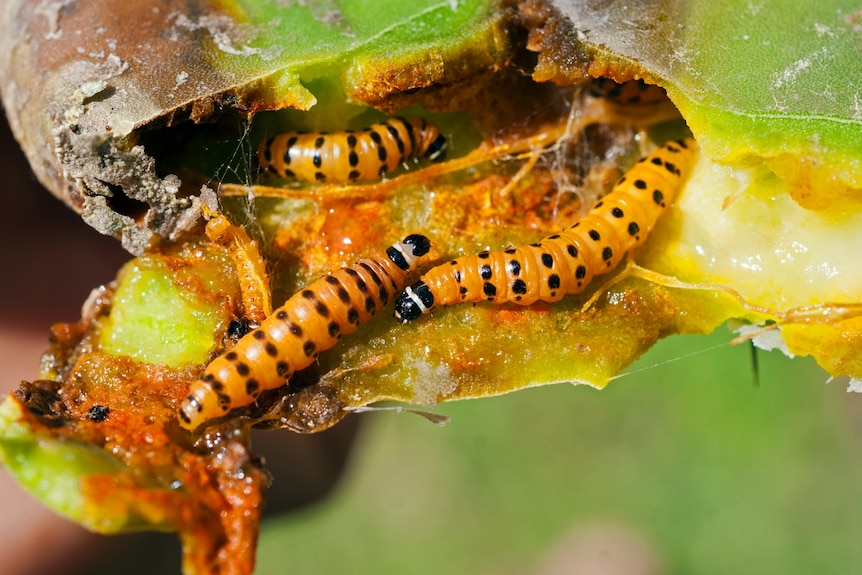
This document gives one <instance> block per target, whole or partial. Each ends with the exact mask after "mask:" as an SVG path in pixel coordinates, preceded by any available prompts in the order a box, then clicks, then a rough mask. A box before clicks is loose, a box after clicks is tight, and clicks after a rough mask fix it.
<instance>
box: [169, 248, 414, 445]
mask: <svg viewBox="0 0 862 575" xmlns="http://www.w3.org/2000/svg"><path fill="white" fill-rule="evenodd" d="M429 249H430V242H429V241H428V238H426V237H425V236H422V235H418V234H413V235H409V236H407V237H406V238H404V239H403V240H402V241H400V242H397V243H395V244H393V245H392V246H390V247H389V248H387V249H386V252H385V253H378V254H376V255H374V256H372V257H370V258H363V259H361V260H359V261H358V262H357V263H356V264H354V265H352V266H350V267H346V268H342V269H340V270H337V271H335V272H333V273H331V274H328V275H325V276H323V277H322V278H321V279H319V280H317V281H315V282H314V283H312V284H311V285H309V286H308V287H307V288H305V289H303V290H301V291H299V292H298V293H296V294H294V295H293V296H292V297H291V298H290V299H288V300H287V301H286V302H285V304H284V305H283V306H282V307H280V308H278V309H277V310H275V311H274V312H273V313H272V315H270V316H269V317H268V318H266V319H265V320H264V321H263V323H262V324H261V325H260V327H258V328H257V329H254V330H252V331H251V332H250V333H248V334H246V335H245V336H243V337H242V338H241V339H240V340H239V341H238V342H237V344H236V346H234V347H233V349H231V350H230V351H227V352H225V353H223V354H222V355H220V356H218V357H217V358H215V359H214V360H213V361H212V362H210V364H209V365H208V366H207V367H206V369H205V370H204V372H203V374H201V376H200V377H199V378H198V379H197V380H195V381H194V382H193V383H192V385H191V388H190V389H189V395H188V397H186V398H185V399H184V400H183V402H182V405H181V406H180V409H179V414H178V415H179V419H180V424H181V425H182V426H183V427H185V428H186V429H195V428H197V427H198V426H200V425H201V424H202V423H204V422H206V421H208V420H210V419H214V418H216V417H221V416H223V415H225V414H226V413H227V412H228V411H230V410H231V409H233V408H236V407H241V406H243V405H248V404H250V403H253V402H254V401H255V399H257V396H258V395H260V394H261V392H263V391H265V390H268V389H275V388H277V387H280V386H282V385H284V384H285V383H287V380H288V378H290V376H291V374H293V373H294V372H295V371H297V370H300V369H303V368H305V367H308V366H309V365H311V363H312V362H314V360H315V359H317V356H318V354H319V353H320V352H321V351H325V350H327V349H329V348H331V347H333V346H334V345H335V344H336V343H337V342H338V340H339V339H340V338H341V336H342V335H343V334H347V333H353V332H354V331H356V329H357V328H358V327H359V325H360V324H362V323H365V322H366V321H368V320H370V319H371V317H372V316H373V315H374V314H375V313H376V312H377V311H380V310H381V309H383V307H384V306H385V305H386V303H387V302H388V301H389V300H390V299H391V298H394V296H395V294H396V293H398V292H399V291H400V290H402V289H403V288H404V285H405V284H406V282H407V276H408V274H409V273H410V272H412V271H413V270H414V269H415V268H416V265H417V263H418V262H419V259H420V258H421V257H422V256H424V255H425V254H427V253H428V250H429Z"/></svg>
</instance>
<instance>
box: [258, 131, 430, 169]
mask: <svg viewBox="0 0 862 575" xmlns="http://www.w3.org/2000/svg"><path fill="white" fill-rule="evenodd" d="M445 151H446V138H444V137H443V135H442V134H440V130H438V129H437V127H436V126H435V125H433V124H429V123H428V122H426V121H425V119H424V118H420V117H417V116H411V117H409V118H398V117H394V118H389V119H388V120H386V121H385V122H380V123H377V124H372V125H371V126H369V127H368V128H366V129H364V130H357V131H354V130H346V131H343V132H331V133H330V132H313V133H309V132H289V133H286V134H279V135H277V136H272V137H271V138H268V139H266V140H264V141H263V142H262V143H261V145H260V147H259V148H258V151H257V161H258V163H259V164H260V167H261V169H262V170H263V173H264V175H267V176H270V177H276V178H285V179H291V180H293V179H296V180H305V181H309V182H335V183H346V182H355V181H358V180H375V179H380V178H382V177H383V176H384V175H386V174H387V173H389V172H392V171H394V170H396V169H398V167H399V166H401V165H402V164H404V163H405V162H407V161H408V160H410V159H414V158H420V157H424V158H427V159H429V160H431V161H435V160H440V159H442V158H443V156H444V154H445Z"/></svg>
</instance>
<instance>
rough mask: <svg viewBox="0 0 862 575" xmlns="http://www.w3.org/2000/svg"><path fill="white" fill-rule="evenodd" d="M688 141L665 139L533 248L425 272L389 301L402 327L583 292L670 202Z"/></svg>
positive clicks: (684, 167)
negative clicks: (443, 314)
mask: <svg viewBox="0 0 862 575" xmlns="http://www.w3.org/2000/svg"><path fill="white" fill-rule="evenodd" d="M694 146H695V144H694V141H693V140H690V139H688V140H684V141H678V142H669V143H667V144H666V145H665V146H663V147H661V148H659V149H658V150H656V151H655V152H653V153H652V154H649V155H648V156H646V157H645V158H643V159H642V160H640V161H639V162H638V163H637V164H636V165H635V166H634V167H633V168H632V169H631V170H629V172H628V173H626V174H625V175H624V176H623V177H622V178H620V180H619V181H618V182H617V183H616V185H615V186H614V188H613V189H612V190H611V192H610V193H609V194H608V195H607V196H605V197H604V198H602V199H601V200H599V201H598V202H597V203H596V204H595V206H593V208H592V209H591V210H590V211H589V213H588V214H587V215H585V216H584V217H583V218H582V219H581V220H579V221H578V222H577V223H575V224H574V225H573V226H571V227H570V228H568V229H567V230H565V231H563V232H561V233H559V234H554V235H552V236H549V237H547V238H545V239H543V240H542V241H540V242H539V243H536V244H531V245H529V246H524V247H519V248H509V249H507V250H503V251H494V252H482V253H480V254H478V255H473V256H464V257H460V258H457V259H454V260H451V261H450V262H448V263H446V264H442V265H439V266H436V267H434V268H432V269H431V270H430V271H429V272H428V273H426V274H425V275H424V276H422V278H421V279H420V280H419V281H418V282H416V283H415V284H413V285H412V286H410V287H408V288H407V289H406V290H405V291H404V292H403V293H402V294H401V295H400V296H399V298H398V301H397V302H396V303H395V318H396V319H397V320H398V321H400V322H402V323H406V322H408V321H412V320H414V319H416V318H418V317H419V316H420V315H422V314H423V313H427V312H429V311H431V310H432V309H433V308H434V307H436V306H441V305H449V304H454V303H458V302H477V301H491V302H494V303H498V304H499V303H505V302H512V303H516V304H521V305H530V304H532V303H535V302H536V301H544V302H555V301H559V300H560V299H562V298H563V296H565V295H566V294H575V293H579V292H581V291H583V290H584V289H586V287H587V285H589V283H590V281H591V280H592V278H593V276H595V275H599V274H604V273H608V272H610V271H612V270H613V269H614V268H616V266H617V264H619V262H620V261H621V260H622V258H623V256H624V255H625V254H626V253H627V252H629V251H631V250H632V249H634V248H635V247H637V246H639V245H641V244H642V243H643V242H644V241H645V240H646V237H647V235H648V234H649V233H650V232H651V231H652V229H653V227H654V226H655V223H656V220H657V219H658V217H659V216H660V215H661V214H662V213H663V212H664V210H665V208H666V207H667V206H668V204H669V203H670V202H671V201H672V200H673V198H674V195H675V194H676V191H677V189H678V188H679V187H680V185H681V183H682V179H683V178H684V177H685V174H686V173H687V171H688V168H689V164H691V161H692V158H693V156H694Z"/></svg>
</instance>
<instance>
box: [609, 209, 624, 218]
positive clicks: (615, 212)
mask: <svg viewBox="0 0 862 575" xmlns="http://www.w3.org/2000/svg"><path fill="white" fill-rule="evenodd" d="M611 215H612V216H613V217H615V218H621V217H623V216H624V215H625V214H624V213H623V211H622V210H621V209H620V208H613V209H611Z"/></svg>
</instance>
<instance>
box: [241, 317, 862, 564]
mask: <svg viewBox="0 0 862 575" xmlns="http://www.w3.org/2000/svg"><path fill="white" fill-rule="evenodd" d="M731 337H732V334H730V332H729V331H727V330H726V329H724V328H721V329H719V330H718V331H717V332H716V333H714V334H713V335H711V336H708V337H704V336H698V337H694V336H686V337H683V336H677V337H674V338H671V339H669V340H665V341H663V342H661V343H660V344H659V345H658V346H656V347H655V348H654V349H653V350H652V351H650V352H649V353H648V354H646V355H645V356H644V357H643V358H642V359H641V360H640V361H639V362H638V363H637V364H635V365H634V366H632V367H631V368H630V369H629V370H628V372H630V373H631V375H628V376H625V377H622V378H621V379H618V380H616V381H613V382H611V384H610V385H609V386H608V387H607V388H606V389H605V390H603V391H597V390H594V389H591V388H588V387H586V386H577V387H572V386H569V385H556V386H550V387H543V388H535V389H531V390H525V391H521V392H518V393H514V394H511V395H508V396H503V397H499V398H490V399H484V400H481V401H465V402H459V403H452V404H447V405H442V406H440V407H439V409H438V410H437V411H438V412H440V413H444V414H447V415H449V416H451V418H452V420H451V421H450V423H449V424H448V425H447V426H445V427H443V428H439V427H436V426H434V425H432V424H430V423H428V422H427V421H425V420H424V419H423V418H421V417H417V416H414V415H407V414H398V413H391V412H390V413H374V414H363V415H358V416H353V417H361V418H362V423H363V426H362V428H361V430H360V434H359V439H358V442H357V444H356V446H355V449H354V451H353V453H352V456H351V462H350V465H349V466H348V469H347V471H346V473H345V475H344V476H343V477H342V479H341V484H340V486H339V487H338V488H337V489H336V490H335V492H334V494H333V496H332V497H330V498H329V499H326V500H325V501H324V503H322V504H319V505H315V506H311V507H308V508H306V509H303V510H300V511H299V512H294V513H293V514H291V515H285V516H281V517H276V518H273V519H270V520H268V521H267V522H266V523H265V524H264V528H263V533H262V539H261V545H260V556H259V565H258V569H257V573H259V574H260V575H269V574H276V573H279V574H281V573H300V574H314V573H320V574H328V573H360V572H361V573H370V572H374V573H408V572H409V573H414V574H415V573H488V574H491V573H494V574H501V573H502V574H509V573H511V574H516V573H517V574H522V573H534V572H536V569H537V566H538V565H539V564H540V563H541V562H542V560H543V558H544V557H545V556H546V554H547V553H548V552H549V551H550V550H551V549H552V548H553V547H554V546H555V545H556V544H558V543H559V542H560V541H561V540H564V539H565V538H566V536H567V534H569V533H571V531H572V530H573V529H575V530H577V529H582V528H590V527H592V526H601V525H607V524H609V523H610V524H613V525H617V526H623V527H625V528H628V529H630V530H633V531H634V532H636V533H637V534H639V536H640V537H643V538H644V540H645V541H646V542H647V543H648V546H649V547H650V548H651V550H652V553H654V554H655V556H656V557H657V558H658V562H659V564H660V565H661V566H662V571H664V572H673V573H699V574H701V575H708V574H713V573H714V574H722V575H724V574H727V573H733V572H738V573H759V574H763V573H782V574H792V573H800V574H802V573H805V574H809V573H847V572H851V571H853V570H854V569H856V568H858V566H859V565H862V545H859V544H858V542H857V534H858V533H860V532H862V501H860V497H859V496H858V491H857V485H858V484H859V482H860V479H862V465H860V461H859V459H858V458H856V457H854V455H855V454H857V453H858V452H859V447H860V431H862V397H860V396H859V395H856V394H848V393H846V388H847V385H846V380H843V379H842V380H836V381H833V382H831V383H828V384H827V383H826V381H827V379H828V377H827V375H826V374H825V373H824V372H823V371H821V370H820V369H819V368H818V367H817V366H816V364H814V362H813V361H811V360H808V359H805V358H801V359H800V358H797V359H795V360H790V359H788V358H786V357H784V356H782V355H780V354H779V353H778V352H771V353H768V352H763V351H758V354H757V357H758V359H759V383H756V382H755V378H754V374H753V365H752V359H751V348H750V346H749V345H748V344H744V345H739V346H730V345H723V344H726V342H727V341H729V340H730V339H731ZM669 360H676V361H669ZM665 362H667V363H665ZM282 480H288V481H289V479H286V478H283V479H282ZM275 481H276V483H278V482H279V477H278V476H277V477H276V478H275Z"/></svg>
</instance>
